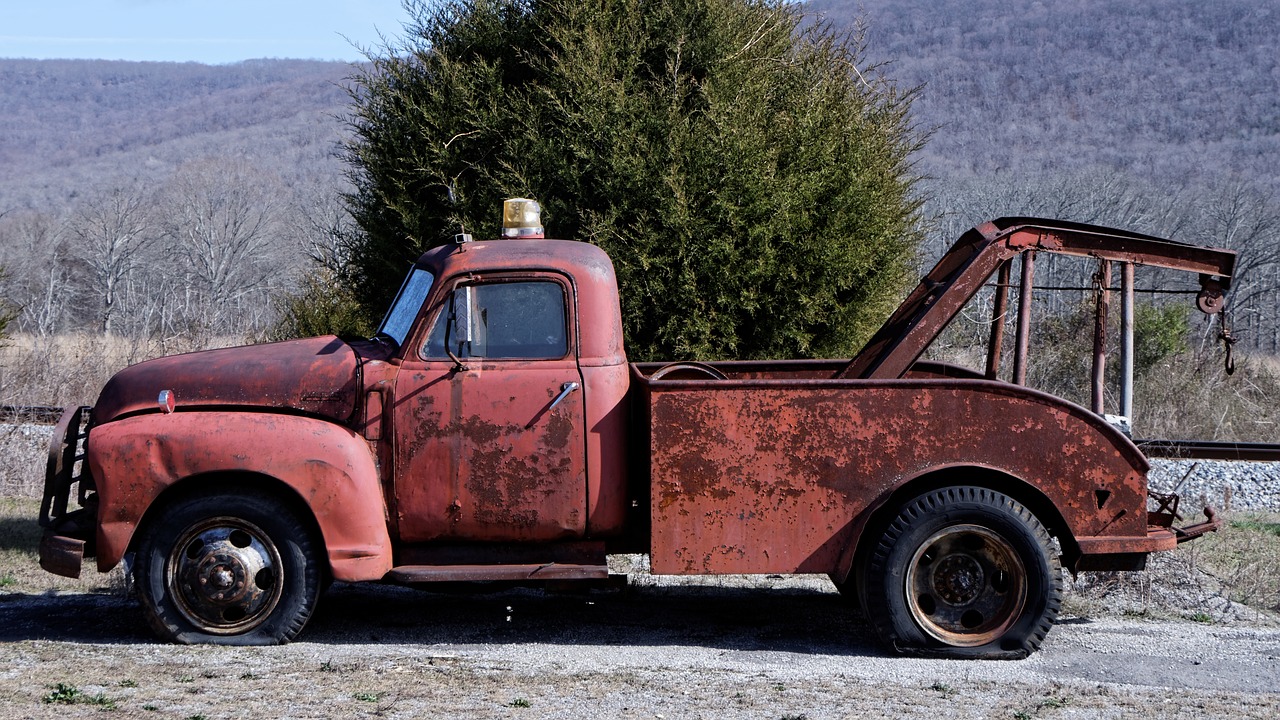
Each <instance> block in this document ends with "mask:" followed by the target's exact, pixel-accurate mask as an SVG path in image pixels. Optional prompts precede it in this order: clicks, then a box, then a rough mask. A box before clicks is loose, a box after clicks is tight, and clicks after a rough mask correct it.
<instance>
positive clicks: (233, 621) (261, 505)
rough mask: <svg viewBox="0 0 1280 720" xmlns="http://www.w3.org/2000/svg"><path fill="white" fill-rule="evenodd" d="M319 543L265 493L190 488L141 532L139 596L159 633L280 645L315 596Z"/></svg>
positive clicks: (186, 639) (188, 640)
mask: <svg viewBox="0 0 1280 720" xmlns="http://www.w3.org/2000/svg"><path fill="white" fill-rule="evenodd" d="M316 546H317V545H316V543H315V542H313V540H312V538H311V533H310V531H309V530H308V526H307V524H306V523H304V522H303V521H302V519H301V518H299V517H298V515H297V513H295V512H294V511H293V510H291V509H290V508H289V507H287V506H286V505H285V504H283V503H280V502H278V501H277V500H275V499H273V498H271V497H270V496H268V495H265V494H262V493H257V492H250V491H239V492H233V493H227V494H212V493H206V494H200V495H193V496H190V497H187V498H183V499H181V500H178V501H177V502H175V503H174V504H173V505H170V506H169V507H167V508H165V509H164V511H163V514H162V515H160V516H159V517H158V518H157V519H156V521H155V522H154V524H153V525H152V526H151V527H150V528H149V529H148V531H147V532H146V534H145V535H144V536H143V539H142V542H141V543H140V545H139V547H138V552H137V557H136V561H135V565H134V567H135V571H134V572H135V584H136V586H137V591H138V597H139V598H140V600H141V601H142V607H143V611H144V612H145V614H146V616H147V620H148V622H149V623H150V624H151V627H152V629H154V630H155V632H156V634H158V635H159V636H160V637H162V638H164V639H165V640H170V641H173V642H179V643H184V644H194V643H210V644H215V645H277V644H282V643H287V642H289V641H290V640H292V639H293V638H294V637H296V636H297V635H298V633H299V632H301V630H302V628H303V626H304V625H306V623H307V620H308V619H310V617H311V613H312V611H313V610H314V609H315V606H316V601H317V598H318V597H319V594H320V583H321V580H322V575H323V573H322V572H321V571H320V568H319V567H318V565H317V563H316V561H315V558H316V554H315V549H316Z"/></svg>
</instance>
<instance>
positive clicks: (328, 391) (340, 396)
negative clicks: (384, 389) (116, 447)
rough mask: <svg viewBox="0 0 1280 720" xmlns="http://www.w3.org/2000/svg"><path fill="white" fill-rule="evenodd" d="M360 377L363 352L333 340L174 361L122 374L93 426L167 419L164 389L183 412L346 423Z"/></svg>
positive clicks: (101, 400)
mask: <svg viewBox="0 0 1280 720" xmlns="http://www.w3.org/2000/svg"><path fill="white" fill-rule="evenodd" d="M358 373H359V360H358V358H357V357H356V353H355V352H354V351H353V350H352V348H351V346H350V345H347V344H346V343H345V342H343V341H341V340H339V339H338V338H336V337H334V336H332V335H328V336H325V337H318V338H308V339H305V340H290V341H287V342H279V343H270V344H267V345H248V346H244V347H234V348H223V349H220V350H205V351H203V352H194V353H187V354H185V355H172V356H169V357H162V358H157V359H155V360H148V361H147V362H143V363H139V364H137V365H133V366H131V367H128V368H125V369H124V370H121V371H120V372H118V373H116V375H115V376H114V377H112V378H111V380H109V381H108V382H107V384H106V387H104V388H103V389H102V394H101V395H99V396H98V403H97V404H96V405H95V406H94V408H93V423H94V424H95V425H101V424H102V423H106V422H110V421H112V420H115V419H116V418H119V417H122V416H125V415H132V414H135V413H139V412H159V411H160V406H159V404H158V403H157V399H158V398H159V396H160V392H161V391H162V390H170V391H172V392H173V394H174V396H175V400H176V406H177V410H178V411H179V412H181V411H184V410H193V409H209V408H246V407H262V408H273V409H280V410H285V411H292V412H298V413H305V414H309V415H318V416H321V417H325V418H329V419H331V420H335V421H338V422H345V421H347V420H349V419H350V418H351V416H352V414H353V413H354V412H355V407H356V397H357V385H358V382H359V379H358Z"/></svg>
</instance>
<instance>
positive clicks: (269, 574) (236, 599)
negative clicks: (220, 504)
mask: <svg viewBox="0 0 1280 720" xmlns="http://www.w3.org/2000/svg"><path fill="white" fill-rule="evenodd" d="M280 567H281V561H280V556H279V553H278V552H277V551H276V549H275V546H274V545H273V544H272V543H271V542H270V541H269V540H268V539H267V536H266V534H265V533H263V532H262V530H260V529H259V528H257V527H256V526H254V525H252V524H250V523H248V522H246V521H244V520H241V519H239V518H214V519H211V520H208V521H205V522H203V523H200V524H198V525H196V526H194V527H192V528H190V529H188V530H187V532H186V533H184V534H183V536H182V537H181V538H180V539H179V541H178V542H177V543H176V544H175V545H174V548H173V552H172V554H171V556H170V559H169V566H168V573H169V579H168V584H169V587H170V589H171V591H172V592H173V595H174V598H175V599H176V600H177V606H178V608H179V610H180V611H181V612H182V614H183V615H185V616H186V618H187V620H189V621H190V622H192V623H193V624H195V625H196V626H197V627H199V628H200V629H201V631H203V632H210V633H217V634H233V633H237V632H243V631H244V630H245V629H247V628H249V627H252V626H253V625H255V624H256V623H258V622H260V621H261V620H262V619H264V618H265V617H266V616H267V615H269V614H270V611H271V609H272V608H274V607H275V605H276V603H277V602H278V601H279V598H280V593H281V588H280V582H279V580H280V578H279V577H278V576H279V571H280Z"/></svg>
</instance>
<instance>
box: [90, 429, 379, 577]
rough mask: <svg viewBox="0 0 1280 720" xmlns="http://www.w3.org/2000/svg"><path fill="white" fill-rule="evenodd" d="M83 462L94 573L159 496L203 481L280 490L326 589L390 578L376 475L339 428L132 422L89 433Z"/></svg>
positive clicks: (119, 551)
mask: <svg viewBox="0 0 1280 720" xmlns="http://www.w3.org/2000/svg"><path fill="white" fill-rule="evenodd" d="M87 461H88V463H89V467H90V470H91V471H92V473H93V477H94V480H95V482H96V484H97V489H98V497H99V511H98V531H97V558H98V569H99V570H100V571H102V572H106V571H107V570H110V569H111V568H112V567H114V566H115V565H116V563H118V562H119V561H120V558H121V557H122V556H123V555H124V553H125V551H126V550H127V549H128V547H129V543H130V541H131V540H132V538H133V536H134V533H135V531H136V530H137V528H138V526H139V524H140V523H141V521H142V518H143V515H144V514H145V513H146V512H147V511H148V509H149V508H151V506H152V504H153V503H154V502H155V501H156V499H157V498H159V497H160V495H161V494H162V493H163V492H165V490H167V489H169V488H170V487H172V486H174V485H176V484H178V483H182V482H184V481H188V480H191V479H194V478H198V477H200V476H207V475H211V474H239V475H257V476H267V477H271V478H275V479H277V480H279V481H280V482H282V483H284V484H285V485H287V486H289V487H290V488H291V489H292V490H293V491H294V492H295V493H297V495H298V498H299V499H301V500H302V502H303V503H305V504H306V506H307V507H308V508H309V509H310V511H311V513H312V515H313V516H314V518H315V520H316V524H317V525H318V526H319V528H320V533H321V535H322V536H323V538H324V544H325V548H326V549H327V551H328V555H329V564H330V566H331V568H332V571H333V577H334V579H335V580H343V581H357V580H376V579H379V578H381V577H382V576H383V575H385V574H386V573H387V571H389V570H390V569H391V563H392V557H391V539H390V536H389V535H388V532H387V511H386V504H385V502H384V499H383V495H382V487H381V484H380V482H379V479H378V469H377V466H376V464H375V462H374V458H373V455H372V453H370V451H369V447H368V445H367V444H366V442H365V441H364V439H363V438H361V437H360V436H359V435H356V434H355V433H353V432H351V431H350V430H348V429H346V428H344V427H342V426H340V425H335V424H333V423H331V422H326V421H323V420H317V419H314V418H306V417H299V416H293V415H278V414H273V413H252V412H216V413H206V412H187V413H183V412H178V413H173V414H151V415H138V416H134V417H130V418H125V419H122V420H117V421H115V422H110V423H107V424H105V425H101V426H97V427H94V428H93V429H92V431H91V432H90V434H89V442H88V451H87Z"/></svg>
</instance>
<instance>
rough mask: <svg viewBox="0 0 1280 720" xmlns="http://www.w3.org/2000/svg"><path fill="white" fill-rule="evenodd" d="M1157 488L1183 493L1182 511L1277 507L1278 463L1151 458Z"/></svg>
mask: <svg viewBox="0 0 1280 720" xmlns="http://www.w3.org/2000/svg"><path fill="white" fill-rule="evenodd" d="M1148 480H1149V483H1150V486H1151V489H1152V490H1154V491H1156V492H1176V493H1178V495H1180V496H1181V497H1182V500H1183V509H1184V510H1188V511H1191V512H1190V513H1188V512H1183V515H1189V514H1195V513H1198V512H1199V507H1197V505H1212V506H1213V507H1215V508H1217V509H1219V510H1269V511H1272V512H1278V511H1280V463H1274V462H1233V461H1232V462H1229V461H1222V460H1152V461H1151V473H1150V475H1149V476H1148Z"/></svg>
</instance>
